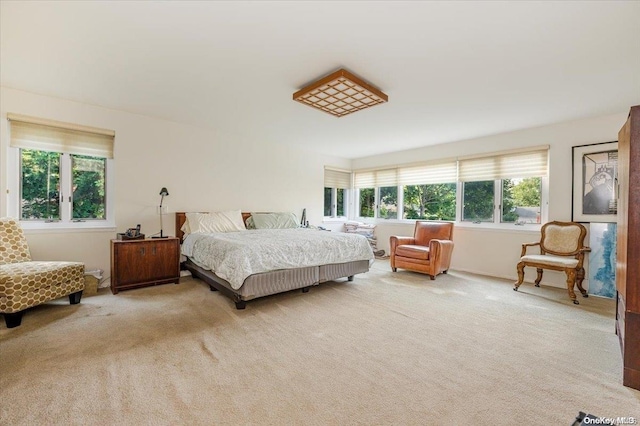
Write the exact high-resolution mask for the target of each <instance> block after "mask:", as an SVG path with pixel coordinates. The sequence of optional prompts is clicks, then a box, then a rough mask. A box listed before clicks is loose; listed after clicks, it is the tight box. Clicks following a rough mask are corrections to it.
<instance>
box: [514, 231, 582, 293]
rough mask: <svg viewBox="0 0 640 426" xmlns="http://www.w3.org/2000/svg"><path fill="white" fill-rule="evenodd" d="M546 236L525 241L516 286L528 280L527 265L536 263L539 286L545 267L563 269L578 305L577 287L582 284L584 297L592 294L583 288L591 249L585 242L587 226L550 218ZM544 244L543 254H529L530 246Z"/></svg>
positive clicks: (544, 234)
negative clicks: (586, 255)
mask: <svg viewBox="0 0 640 426" xmlns="http://www.w3.org/2000/svg"><path fill="white" fill-rule="evenodd" d="M541 232H542V237H541V238H540V241H537V242H535V243H525V244H522V252H521V254H520V256H521V257H520V262H518V266H517V269H518V281H517V282H516V286H515V287H514V288H513V289H514V290H515V291H518V287H520V284H522V281H523V280H524V267H525V266H533V267H534V268H536V271H537V273H538V276H537V277H536V281H535V283H536V287H540V281H541V280H542V272H543V269H552V270H554V271H562V272H564V273H566V274H567V291H568V292H569V297H570V298H571V300H572V301H573V303H575V304H576V305H578V304H579V303H580V302H578V301H577V300H576V293H575V292H574V291H573V287H574V286H575V285H576V284H578V289H579V290H580V293H582V296H583V297H589V295H588V294H587V291H586V290H585V289H584V288H582V280H584V267H583V266H582V264H583V263H584V254H585V253H587V252H590V251H591V249H590V248H589V247H586V246H585V245H584V238H585V236H586V235H587V229H586V228H585V227H584V226H582V225H581V224H579V223H576V222H557V221H554V222H549V223H545V224H544V225H542V229H541ZM535 246H539V247H540V254H527V247H535Z"/></svg>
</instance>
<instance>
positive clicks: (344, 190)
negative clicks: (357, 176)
mask: <svg viewBox="0 0 640 426" xmlns="http://www.w3.org/2000/svg"><path fill="white" fill-rule="evenodd" d="M350 188H351V172H348V171H344V170H337V169H331V168H325V169H324V217H327V218H346V217H347V208H348V205H349V191H350Z"/></svg>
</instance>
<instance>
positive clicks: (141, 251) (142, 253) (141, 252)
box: [140, 247, 144, 256]
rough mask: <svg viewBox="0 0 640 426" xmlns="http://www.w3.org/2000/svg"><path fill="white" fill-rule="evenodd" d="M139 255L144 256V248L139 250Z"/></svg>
mask: <svg viewBox="0 0 640 426" xmlns="http://www.w3.org/2000/svg"><path fill="white" fill-rule="evenodd" d="M140 254H141V255H143V256H144V247H142V248H141V249H140Z"/></svg>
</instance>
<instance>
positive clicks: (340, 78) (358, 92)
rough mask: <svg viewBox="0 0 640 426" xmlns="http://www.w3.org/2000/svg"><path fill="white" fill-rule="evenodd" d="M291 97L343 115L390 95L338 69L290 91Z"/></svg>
mask: <svg viewBox="0 0 640 426" xmlns="http://www.w3.org/2000/svg"><path fill="white" fill-rule="evenodd" d="M293 100H294V101H298V102H301V103H303V104H305V105H309V106H311V107H314V108H317V109H319V110H321V111H324V112H327V113H329V114H331V115H334V116H336V117H342V116H345V115H347V114H351V113H353V112H356V111H360V110H362V109H365V108H370V107H372V106H374V105H378V104H382V103H385V102H387V101H388V100H389V97H388V96H387V95H385V94H384V93H382V92H381V91H380V90H378V89H376V88H375V87H373V86H372V85H370V84H368V83H366V82H365V81H363V80H361V79H359V78H358V77H356V76H355V75H353V74H351V73H350V72H348V71H346V70H344V69H339V70H338V71H336V72H334V73H331V74H329V75H328V76H326V77H324V78H321V79H320V80H318V81H316V82H314V83H311V84H309V85H308V86H306V87H304V88H303V89H301V90H298V91H297V92H296V93H294V94H293Z"/></svg>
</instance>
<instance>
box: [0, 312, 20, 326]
mask: <svg viewBox="0 0 640 426" xmlns="http://www.w3.org/2000/svg"><path fill="white" fill-rule="evenodd" d="M23 312H24V311H20V312H14V313H12V314H2V315H4V323H5V324H6V325H7V328H14V327H17V326H19V325H20V324H21V323H22V313H23Z"/></svg>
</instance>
